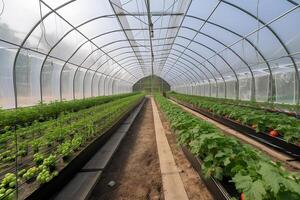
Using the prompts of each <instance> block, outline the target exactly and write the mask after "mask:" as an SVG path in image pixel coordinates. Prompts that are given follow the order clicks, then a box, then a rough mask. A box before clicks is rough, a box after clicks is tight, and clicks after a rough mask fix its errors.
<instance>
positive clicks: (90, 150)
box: [26, 97, 145, 200]
mask: <svg viewBox="0 0 300 200" xmlns="http://www.w3.org/2000/svg"><path fill="white" fill-rule="evenodd" d="M144 98H145V97H143V98H142V99H141V100H140V101H139V102H138V103H137V104H136V105H135V106H133V107H132V108H131V109H130V110H128V111H127V113H126V114H124V115H123V117H121V118H120V119H119V120H118V121H117V122H116V123H115V124H114V125H113V126H112V127H111V128H110V129H108V130H107V131H105V132H104V133H103V134H102V135H101V136H99V137H98V138H97V139H95V140H94V141H93V142H92V143H90V144H89V145H88V146H87V147H86V148H84V149H83V150H82V151H81V152H80V153H79V154H78V155H77V156H76V157H75V158H74V159H73V160H72V161H71V162H70V163H69V164H68V165H67V166H66V167H64V168H63V169H62V170H61V171H60V172H59V174H58V176H56V177H54V178H53V179H52V180H51V181H50V182H47V183H45V184H42V185H41V186H40V187H39V188H38V189H36V190H35V191H34V192H33V193H32V194H30V195H29V196H28V197H27V198H26V200H37V199H49V198H51V195H52V194H55V193H56V192H58V191H59V190H60V189H61V188H63V187H64V186H65V185H66V184H67V183H68V182H69V181H70V180H71V179H72V178H73V177H74V175H75V174H76V173H77V172H78V171H80V170H81V168H82V167H83V166H84V165H85V163H86V162H87V161H88V160H89V159H90V158H91V157H92V156H93V155H94V154H95V153H96V152H97V151H98V150H99V147H101V146H102V145H104V144H105V143H106V142H107V141H108V139H109V138H110V137H111V136H112V135H113V133H114V132H115V131H116V130H117V129H118V128H119V127H120V125H121V124H122V123H123V121H124V120H125V119H126V118H127V117H128V116H129V115H130V114H131V112H132V111H133V110H134V109H136V108H137V107H138V106H139V105H140V103H141V102H143V100H144Z"/></svg>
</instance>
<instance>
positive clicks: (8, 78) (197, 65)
mask: <svg viewBox="0 0 300 200" xmlns="http://www.w3.org/2000/svg"><path fill="white" fill-rule="evenodd" d="M98 3H99V2H97V1H26V2H19V1H8V2H5V1H4V3H3V6H2V10H3V11H2V14H1V46H2V48H1V79H0V80H1V93H0V94H1V100H2V101H1V106H2V107H17V106H27V105H33V104H35V103H37V102H38V101H45V102H49V101H53V100H62V99H66V100H70V99H74V98H76V99H77V98H85V97H91V96H98V95H104V94H112V93H121V92H125V91H130V90H131V86H132V85H133V84H134V83H135V82H136V81H137V80H139V79H141V78H142V77H145V76H148V75H150V74H151V73H152V71H151V70H152V65H153V73H154V74H155V75H158V76H160V77H162V78H164V79H165V80H166V81H168V82H169V83H170V84H171V85H172V89H173V90H175V91H181V92H185V93H193V94H201V95H205V96H214V97H225V98H232V99H235V98H237V99H243V100H257V101H276V102H282V103H292V104H294V103H298V102H299V72H298V66H299V57H298V53H299V29H298V27H299V20H297V19H298V18H299V2H298V1H295V0H294V1H293V0H291V1H284V0H283V1H276V2H274V1H261V2H259V1H258V2H253V1H175V2H173V1H161V2H154V1H153V2H151V1H150V3H149V7H150V8H149V10H147V6H146V3H145V2H144V1H140V2H139V1H138V2H135V1H129V2H128V3H126V2H123V1H104V2H101V5H98ZM125 3H126V4H125ZM16 12H17V13H18V15H16V14H15V13H16Z"/></svg>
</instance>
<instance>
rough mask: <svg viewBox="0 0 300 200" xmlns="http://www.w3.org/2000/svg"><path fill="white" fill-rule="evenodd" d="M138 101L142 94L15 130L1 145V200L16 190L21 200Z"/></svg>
mask: <svg viewBox="0 0 300 200" xmlns="http://www.w3.org/2000/svg"><path fill="white" fill-rule="evenodd" d="M142 98H143V95H142V94H136V95H133V96H129V97H126V98H121V99H116V100H114V101H111V102H109V103H106V104H102V105H98V106H94V107H91V108H88V109H84V110H81V111H78V112H76V113H68V114H63V115H61V116H59V117H58V118H57V119H54V120H49V121H46V122H38V123H36V124H34V125H32V126H29V127H24V128H19V129H17V130H16V132H15V133H13V134H14V135H13V136H17V137H16V138H14V137H12V138H10V139H9V141H8V142H6V143H4V144H2V147H3V146H4V147H5V148H3V149H1V151H0V153H1V156H0V158H1V159H0V164H1V165H0V174H1V175H0V179H1V185H0V193H1V194H4V195H2V197H6V198H7V197H8V194H12V195H10V196H11V197H12V198H13V197H14V195H15V194H16V192H15V189H16V188H17V189H18V197H19V198H20V199H23V198H25V197H27V196H28V195H30V194H31V193H32V192H33V191H34V190H36V189H37V188H39V187H41V186H42V185H44V184H46V183H48V182H49V181H51V180H52V179H53V178H55V177H56V176H57V175H58V172H60V171H62V170H63V169H65V168H66V167H68V166H69V165H68V164H69V163H70V162H72V161H73V159H74V157H76V156H77V155H78V154H79V153H80V152H82V151H85V150H84V149H85V148H86V146H87V145H89V144H91V143H92V142H93V141H94V140H95V139H96V138H98V137H100V136H101V135H102V134H103V133H105V132H106V131H107V130H109V129H110V128H111V127H112V126H113V125H114V124H115V122H116V121H118V120H119V119H120V118H121V117H122V116H123V115H124V114H126V113H127V112H128V109H131V108H132V107H133V106H135V105H136V104H137V102H139V101H140V100H141V99H142ZM15 139H17V142H18V143H17V144H18V145H17V147H18V151H17V152H18V153H16V150H15V148H14V147H15V145H14V142H15ZM24 150H25V151H24ZM24 152H25V153H24ZM21 153H22V154H21ZM4 154H5V155H4ZM4 156H5V157H4ZM7 158H9V160H8V159H7ZM16 158H17V162H16ZM16 164H18V165H17V166H18V168H17V169H18V182H17V181H16V167H15V166H16ZM75 165H76V164H74V166H75ZM6 177H7V178H6ZM1 194H0V196H1Z"/></svg>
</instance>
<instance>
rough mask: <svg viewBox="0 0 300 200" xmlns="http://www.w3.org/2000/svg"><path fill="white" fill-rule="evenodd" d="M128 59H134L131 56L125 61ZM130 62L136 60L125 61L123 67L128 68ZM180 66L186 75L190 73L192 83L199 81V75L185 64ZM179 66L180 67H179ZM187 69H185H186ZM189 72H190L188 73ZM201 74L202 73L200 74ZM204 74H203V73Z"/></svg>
mask: <svg viewBox="0 0 300 200" xmlns="http://www.w3.org/2000/svg"><path fill="white" fill-rule="evenodd" d="M128 58H129V59H130V58H134V57H133V56H131V57H127V59H128ZM173 59H174V58H173ZM148 60H149V61H150V60H151V58H150V59H148ZM132 62H136V60H135V59H130V60H127V61H126V62H125V63H124V64H126V65H124V66H125V67H128V66H130V65H132V64H133V63H132ZM181 64H183V65H184V66H181V67H183V68H184V69H185V70H186V73H190V74H191V76H192V77H194V78H195V79H194V78H193V79H192V80H193V81H194V82H197V80H198V79H199V78H200V79H201V77H200V75H199V74H198V73H197V72H196V71H194V70H193V69H192V68H190V67H189V66H188V65H186V64H185V63H181ZM179 66H180V65H179ZM186 67H187V68H188V69H187V68H186ZM190 70H191V71H190ZM202 73H203V72H202ZM195 74H197V76H195ZM203 74H204V73H203ZM204 76H205V77H207V76H206V74H204Z"/></svg>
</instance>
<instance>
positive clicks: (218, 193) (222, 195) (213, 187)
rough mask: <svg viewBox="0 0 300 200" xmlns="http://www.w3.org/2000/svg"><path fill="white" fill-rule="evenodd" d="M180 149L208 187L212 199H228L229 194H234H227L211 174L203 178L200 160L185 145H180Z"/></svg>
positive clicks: (229, 197)
mask: <svg viewBox="0 0 300 200" xmlns="http://www.w3.org/2000/svg"><path fill="white" fill-rule="evenodd" d="M181 149H182V151H183V153H184V155H185V156H186V158H187V159H188V160H189V162H190V163H191V165H192V166H193V168H194V169H195V170H196V171H197V173H198V174H199V176H200V177H201V179H202V180H203V181H204V183H205V185H206V187H207V188H208V189H209V191H210V192H211V194H212V195H213V197H214V199H217V200H230V199H231V198H232V196H231V195H234V194H231V195H230V194H228V192H227V191H226V189H225V188H224V187H223V186H222V185H221V183H220V182H219V181H218V180H216V179H215V178H213V177H212V176H211V177H209V178H205V177H204V176H203V173H202V170H201V161H200V160H199V159H198V158H197V157H195V156H194V155H193V154H192V153H191V152H190V151H189V150H188V148H187V147H186V146H181Z"/></svg>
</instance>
